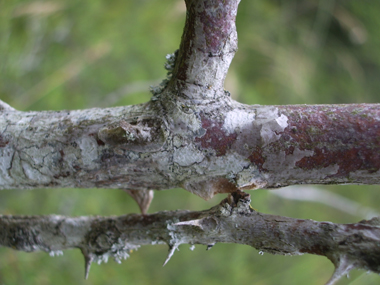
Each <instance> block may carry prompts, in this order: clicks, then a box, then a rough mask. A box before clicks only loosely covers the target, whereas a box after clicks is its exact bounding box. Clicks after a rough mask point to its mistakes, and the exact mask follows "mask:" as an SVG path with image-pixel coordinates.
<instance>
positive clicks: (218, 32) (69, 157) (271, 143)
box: [0, 0, 380, 272]
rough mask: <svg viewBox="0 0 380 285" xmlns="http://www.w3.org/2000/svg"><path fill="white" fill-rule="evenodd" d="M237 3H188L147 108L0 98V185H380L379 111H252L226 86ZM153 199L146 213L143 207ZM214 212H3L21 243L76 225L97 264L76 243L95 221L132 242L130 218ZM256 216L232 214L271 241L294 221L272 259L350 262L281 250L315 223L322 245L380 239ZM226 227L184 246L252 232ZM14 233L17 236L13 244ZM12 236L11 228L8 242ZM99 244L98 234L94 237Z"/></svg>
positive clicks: (321, 249)
mask: <svg viewBox="0 0 380 285" xmlns="http://www.w3.org/2000/svg"><path fill="white" fill-rule="evenodd" d="M239 2H240V1H237V0H226V1H221V0H211V1H210V0H188V1H186V6H187V11H188V12H187V19H186V24H185V29H184V33H183V37H182V41H181V45H180V49H179V50H178V51H177V52H175V53H174V54H173V55H169V56H167V59H168V62H167V64H166V66H165V67H166V69H167V70H168V78H167V79H166V80H164V81H163V82H162V84H161V85H160V86H158V87H156V88H153V89H152V93H153V96H152V99H151V101H149V102H147V103H145V104H141V105H135V106H126V107H117V108H108V109H88V110H76V111H59V112H53V111H46V112H20V111H17V110H14V109H13V108H11V107H10V106H8V105H7V104H6V103H3V102H1V104H0V112H1V116H0V155H1V160H0V189H33V188H54V187H59V188H62V187H75V188H90V187H98V188H122V189H125V190H127V191H141V190H144V191H149V190H151V189H155V190H163V189H169V188H174V187H182V188H184V189H186V190H187V191H190V192H192V193H194V194H196V195H198V196H200V197H202V198H204V199H209V198H211V197H212V196H213V195H215V194H217V193H235V192H236V191H239V190H248V189H258V188H278V187H283V186H288V185H294V184H306V183H308V184H342V183H357V184H379V183H380V171H379V169H380V157H379V154H380V149H379V148H380V146H379V141H380V124H379V123H380V122H379V121H380V105H378V104H353V105H317V106H308V105H294V106H259V105H252V106H248V105H244V104H240V103H238V102H236V101H234V100H232V99H231V98H230V94H229V92H228V91H226V90H224V88H223V85H224V79H225V77H226V74H227V71H228V67H229V65H230V62H231V60H232V58H233V56H234V54H235V52H236V50H237V33H236V27H235V17H236V14H237V8H238V4H239ZM131 193H136V192H131ZM134 195H135V194H134ZM136 197H137V196H136ZM140 200H141V199H140ZM144 203H145V204H147V203H148V202H144ZM144 203H143V202H142V204H141V205H143V206H142V207H145V206H144ZM141 205H140V207H141ZM210 211H211V210H210ZM211 212H212V211H211ZM211 212H207V211H206V212H204V213H189V212H184V213H181V212H175V213H159V214H156V215H153V216H152V215H151V216H129V217H121V218H118V219H110V218H87V217H83V218H78V219H72V218H62V217H56V216H54V217H53V216H52V217H41V218H37V217H33V218H30V217H27V218H21V217H14V218H11V217H6V216H3V217H1V219H0V221H1V222H2V223H4V225H5V224H7V223H16V224H18V228H17V231H13V232H12V233H13V235H16V236H17V237H20V236H22V235H24V234H25V235H27V228H28V227H29V225H32V224H33V227H39V228H45V230H49V229H51V233H50V237H51V238H52V237H54V236H55V234H56V232H55V231H56V229H55V228H54V227H53V228H52V227H51V223H56V222H62V223H63V224H65V223H68V224H70V225H71V227H72V228H70V231H69V232H70V235H72V236H73V240H76V242H79V244H78V243H77V244H76V246H77V247H80V248H82V251H83V252H84V254H85V256H87V257H86V258H87V259H86V260H87V261H88V263H91V261H93V259H94V256H93V255H92V254H90V253H91V252H92V247H91V243H90V244H88V248H87V247H86V246H85V244H84V240H83V239H75V238H74V237H75V236H77V235H80V234H82V235H86V234H90V232H91V231H90V230H89V228H88V227H90V225H91V228H93V227H95V226H96V228H97V229H99V231H101V230H102V228H103V227H105V228H107V227H108V226H109V223H111V224H113V223H122V224H123V225H124V226H125V227H126V230H125V235H126V236H128V235H130V234H129V233H128V232H129V230H128V224H129V223H132V224H133V223H137V222H138V223H140V224H141V225H142V226H146V227H149V223H150V222H149V221H150V220H151V219H153V220H157V223H160V224H162V225H161V226H160V227H166V226H167V224H166V221H167V220H168V219H169V216H170V217H171V218H170V219H172V220H173V219H176V218H175V217H177V218H178V221H179V220H181V221H182V220H188V219H189V217H190V216H191V217H192V218H191V219H197V217H198V218H199V217H200V216H201V215H211V216H210V217H213V216H212V215H214V214H210V213H211ZM182 215H184V216H183V217H182ZM247 215H248V216H250V217H251V216H252V217H253V216H254V217H255V219H253V220H252V219H251V220H250V219H248V220H247V219H246V218H244V217H243V216H244V215H243V216H241V215H235V216H233V217H234V218H233V220H234V222H236V224H237V225H239V223H245V224H244V225H246V226H247V227H248V226H249V227H253V228H255V227H259V226H258V224H257V219H262V220H261V221H262V223H263V224H265V225H266V227H267V228H268V229H269V231H272V234H271V235H274V233H276V231H277V230H278V227H280V225H284V226H285V225H286V226H285V228H284V230H281V234H280V232H277V233H278V234H279V235H278V236H277V239H278V242H279V244H278V245H277V246H276V247H273V246H271V247H266V246H265V244H250V245H254V246H255V247H257V248H259V249H261V250H266V251H269V252H281V253H287V252H288V251H289V252H288V253H292V254H295V253H296V252H297V253H314V254H324V255H326V256H328V257H329V258H330V259H331V260H332V261H333V262H334V263H335V264H336V265H337V268H340V267H342V266H341V264H343V263H342V262H340V263H339V261H337V260H338V259H339V258H340V259H341V260H351V255H350V249H349V248H348V247H344V246H341V247H339V246H337V245H336V244H335V245H334V244H329V243H323V246H322V244H319V245H318V246H317V242H316V243H315V245H313V246H310V247H305V246H303V247H296V248H294V249H289V248H288V246H289V244H284V243H281V241H282V239H283V234H282V233H284V235H285V234H287V232H294V233H297V234H296V235H294V236H293V237H294V238H295V237H296V236H297V239H305V238H306V237H309V238H310V236H312V234H309V233H310V232H309V231H306V228H307V227H304V225H308V226H310V227H311V228H319V230H315V231H314V232H313V234H315V237H314V238H317V239H318V238H321V239H322V237H323V235H322V233H323V230H321V229H320V228H321V227H322V229H323V228H326V227H327V228H328V230H327V231H335V230H337V229H340V230H339V231H341V232H347V233H351V231H353V232H354V231H359V232H360V233H359V234H358V235H359V236H360V238H358V239H359V240H363V239H364V240H366V238H362V237H363V235H366V233H368V232H372V233H373V234H374V235H375V236H377V234H378V233H377V231H378V230H377V227H375V226H369V225H367V226H364V224H357V225H358V226H347V225H346V226H343V225H334V224H330V223H325V224H321V223H317V222H312V221H300V220H297V221H294V220H289V219H288V218H278V217H277V218H276V219H277V220H276V221H273V219H272V218H268V219H265V218H263V217H267V216H265V215H262V214H257V213H249V214H247ZM268 217H269V216H268ZM213 219H214V218H210V219H209V221H210V222H212V221H213ZM152 223H154V224H155V223H156V222H152ZM313 223H316V224H313ZM321 225H325V226H321ZM195 226H196V227H199V225H195ZM112 227H113V226H112ZM177 227H178V226H175V228H177ZM86 228H87V229H88V230H89V231H87V233H86ZM185 228H190V229H191V227H185ZM13 229H14V228H13ZM300 229H305V231H300ZM166 230H167V229H166ZM229 230H230V232H229V233H227V234H226V235H227V236H223V237H221V236H219V238H220V239H218V237H217V236H216V235H215V236H212V235H211V236H209V237H208V238H209V239H208V240H207V242H206V240H204V241H203V240H201V239H200V240H186V241H184V242H190V243H197V242H199V243H205V244H208V243H210V242H228V241H232V242H237V240H230V237H228V235H229V234H230V235H231V236H236V238H239V237H240V235H241V238H243V236H245V234H244V233H240V230H239V227H238V228H233V227H230V228H229ZM309 230H310V229H309ZM95 232H96V231H95ZM12 233H11V232H10V233H9V236H10V237H12ZM19 233H21V234H19ZM93 233H94V232H91V235H92V234H93ZM6 234H7V233H5V232H4V233H3V236H6ZM208 234H210V232H208ZM268 234H269V233H268ZM219 235H220V232H219ZM169 236H170V235H169ZM169 236H168V233H167V234H166V236H165V238H162V239H159V240H158V241H157V242H167V243H169V244H170V242H169V241H170V239H169ZM293 237H292V239H293ZM60 238H63V237H60ZM66 238H67V237H66V234H65V237H64V239H66ZM102 238H103V237H102V235H100V234H99V236H94V237H93V238H92V239H95V240H97V239H102ZM104 238H106V240H107V239H108V237H104ZM141 238H142V240H140V243H139V244H144V242H143V239H144V238H143V237H141ZM145 238H146V240H147V243H152V237H148V236H146V237H145ZM171 238H172V237H171ZM251 238H252V237H251ZM256 238H258V237H257V236H256V235H255V240H256ZM58 239H59V238H58ZM244 239H245V238H244ZM3 240H4V241H3V245H7V246H15V247H16V248H18V249H22V250H27V251H30V250H36V249H42V250H46V251H55V250H58V249H62V248H58V247H57V248H56V247H54V244H47V245H44V244H43V243H41V244H40V245H38V242H39V241H41V239H40V238H32V239H31V240H30V241H29V242H28V243H26V244H30V246H29V247H24V246H19V245H17V239H16V241H15V242H16V244H14V243H13V242H11V241H10V240H7V239H6V238H3ZM53 240H56V239H51V241H53ZM85 240H86V239H85ZM90 240H91V239H87V240H86V241H90ZM111 240H112V242H108V241H107V242H106V243H107V244H112V243H113V245H114V247H115V248H116V249H115V252H117V250H118V248H119V247H121V248H124V249H130V246H129V242H130V241H127V240H126V239H122V240H121V241H119V240H118V239H114V238H113V237H111ZM181 243H182V242H181ZM243 243H244V242H243ZM251 243H254V242H253V241H251ZM321 243H322V241H321ZM57 244H59V241H57ZM280 244H281V245H280ZM359 244H360V243H359ZM72 246H74V244H72ZM136 246H137V244H136ZM171 246H172V247H173V245H172V244H171ZM337 247H338V248H339V250H341V252H343V251H344V250H343V248H345V250H346V255H345V256H348V257H347V258H348V259H347V258H344V257H343V256H344V255H343V253H342V254H339V255H337V256H338V257H339V258H338V257H334V256H335V255H334V252H337V251H336V250H337ZM107 250H108V249H107ZM360 250H363V252H366V251H365V250H366V247H365V246H363V247H361V244H360V245H358V251H360ZM107 252H108V251H107ZM103 253H104V252H102V249H100V251H96V254H97V255H99V256H106V255H104V254H103ZM114 255H117V254H114ZM355 256H356V257H357V258H358V259H356V260H355V262H354V263H352V262H346V263H347V264H349V265H350V266H353V267H358V268H366V269H368V270H373V271H375V272H378V269H377V267H374V266H369V265H368V261H366V256H364V255H363V256H361V257H360V258H359V256H358V255H355ZM346 263H345V264H346ZM362 264H367V265H365V266H364V265H363V266H362ZM345 269H347V268H345Z"/></svg>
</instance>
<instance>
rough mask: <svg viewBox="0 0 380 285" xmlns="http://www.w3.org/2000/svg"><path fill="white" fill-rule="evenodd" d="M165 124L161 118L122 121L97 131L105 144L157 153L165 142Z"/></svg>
mask: <svg viewBox="0 0 380 285" xmlns="http://www.w3.org/2000/svg"><path fill="white" fill-rule="evenodd" d="M166 136H167V135H166V128H165V123H164V121H163V120H162V119H161V118H143V119H137V120H131V121H129V122H127V121H125V120H122V121H120V122H118V123H115V124H111V125H109V126H106V127H104V128H101V129H100V130H99V131H98V137H99V139H100V140H101V141H103V142H104V143H105V144H109V145H112V146H117V147H120V148H122V149H127V150H133V151H157V150H159V149H161V147H162V146H163V144H164V142H165V140H166Z"/></svg>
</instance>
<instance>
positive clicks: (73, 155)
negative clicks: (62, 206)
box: [0, 91, 380, 199]
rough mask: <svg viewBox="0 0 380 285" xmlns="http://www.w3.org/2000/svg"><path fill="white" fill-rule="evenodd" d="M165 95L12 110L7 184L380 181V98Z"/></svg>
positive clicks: (0, 170)
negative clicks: (289, 100)
mask: <svg viewBox="0 0 380 285" xmlns="http://www.w3.org/2000/svg"><path fill="white" fill-rule="evenodd" d="M166 92H169V91H166ZM166 103H167V104H169V105H170V104H171V105H170V108H165V106H163V105H162V104H163V102H162V101H151V102H150V103H147V104H145V105H136V106H129V107H118V108H108V109H88V110H78V111H59V112H19V111H15V110H11V109H7V110H5V109H4V112H3V114H2V116H1V117H0V155H1V157H2V159H1V163H0V189H15V188H19V189H26V188H54V187H77V188H89V187H96V188H123V189H132V190H150V189H156V190H161V189H169V188H174V187H182V188H185V189H186V190H188V191H190V192H192V193H194V194H197V195H199V196H201V197H203V198H205V199H208V198H210V197H212V196H213V195H214V194H215V193H221V192H234V191H236V190H237V189H257V188H276V187H282V186H288V185H295V184H307V183H308V184H334V183H335V184H342V183H357V184H380V144H379V139H380V105H379V104H352V105H317V106H308V105H293V106H258V105H253V106H248V105H243V104H239V103H237V102H235V101H232V100H227V101H223V102H215V103H209V104H199V105H186V104H183V103H181V101H179V102H177V103H173V102H172V101H167V102H166Z"/></svg>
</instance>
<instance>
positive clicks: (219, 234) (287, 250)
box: [0, 192, 380, 273]
mask: <svg viewBox="0 0 380 285" xmlns="http://www.w3.org/2000/svg"><path fill="white" fill-rule="evenodd" d="M249 203H250V198H249V195H247V194H245V193H243V192H238V193H235V194H234V195H230V196H229V198H227V199H225V200H223V201H222V202H221V203H220V204H219V205H217V206H216V207H213V208H211V209H209V210H207V211H202V212H189V211H174V212H161V213H156V214H152V215H146V216H145V215H127V216H120V217H109V218H105V217H80V218H68V217H62V216H33V217H17V216H15V217H12V216H0V225H1V228H2V231H1V232H0V244H1V246H6V247H11V248H14V249H18V250H23V251H28V252H29V251H36V250H43V251H47V252H50V253H52V254H54V253H57V251H61V250H65V249H69V248H80V249H81V250H82V252H83V253H84V255H85V256H86V260H87V261H88V260H90V261H104V260H107V259H108V257H114V258H115V259H116V260H119V259H121V258H126V257H128V255H129V253H130V250H132V249H136V248H138V247H139V246H141V245H147V244H152V245H154V244H168V245H169V247H170V248H171V249H172V251H171V252H173V250H174V249H175V248H177V247H178V246H179V245H180V244H204V245H213V244H215V243H218V242H222V243H238V244H245V245H249V246H252V247H255V248H256V249H257V250H260V251H262V252H268V253H273V254H285V255H299V254H304V253H309V254H317V255H323V256H326V257H327V258H329V259H330V260H331V261H332V262H333V263H334V264H335V266H336V267H337V268H342V267H344V268H350V269H353V268H361V269H365V270H371V271H373V272H376V273H379V272H380V270H379V268H380V251H379V246H378V243H379V242H380V227H379V225H380V223H379V220H378V219H372V220H370V221H362V222H359V223H356V224H333V223H330V222H316V221H312V220H299V219H292V218H286V217H279V216H273V215H266V214H262V213H258V212H256V211H254V210H253V209H252V208H251V207H250V205H249Z"/></svg>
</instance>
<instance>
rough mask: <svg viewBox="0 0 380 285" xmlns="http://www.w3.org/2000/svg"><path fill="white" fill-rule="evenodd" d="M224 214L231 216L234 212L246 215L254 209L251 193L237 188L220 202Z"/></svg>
mask: <svg viewBox="0 0 380 285" xmlns="http://www.w3.org/2000/svg"><path fill="white" fill-rule="evenodd" d="M220 205H221V211H222V215H225V216H230V215H232V214H235V215H236V214H238V215H246V214H250V213H252V212H253V211H254V209H253V208H252V207H251V195H249V194H248V193H245V192H243V191H240V190H237V191H235V192H233V193H231V194H229V195H228V197H227V198H226V199H224V200H222V202H220Z"/></svg>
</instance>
